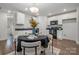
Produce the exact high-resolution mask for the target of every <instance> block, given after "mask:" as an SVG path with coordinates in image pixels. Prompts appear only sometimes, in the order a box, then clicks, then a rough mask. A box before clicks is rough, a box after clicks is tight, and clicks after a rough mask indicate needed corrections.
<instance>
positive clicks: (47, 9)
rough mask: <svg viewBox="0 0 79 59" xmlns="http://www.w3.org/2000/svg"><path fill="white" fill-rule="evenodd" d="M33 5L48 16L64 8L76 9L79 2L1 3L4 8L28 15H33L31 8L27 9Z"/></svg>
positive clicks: (41, 13)
mask: <svg viewBox="0 0 79 59" xmlns="http://www.w3.org/2000/svg"><path fill="white" fill-rule="evenodd" d="M32 6H34V7H37V8H39V10H40V11H39V14H40V15H43V16H47V15H48V14H49V13H52V14H55V13H58V12H63V9H67V11H69V10H74V9H76V8H77V7H79V3H0V7H2V10H3V9H4V10H13V11H14V10H16V11H21V12H24V13H26V14H28V15H31V13H30V11H29V10H28V11H25V8H30V7H32Z"/></svg>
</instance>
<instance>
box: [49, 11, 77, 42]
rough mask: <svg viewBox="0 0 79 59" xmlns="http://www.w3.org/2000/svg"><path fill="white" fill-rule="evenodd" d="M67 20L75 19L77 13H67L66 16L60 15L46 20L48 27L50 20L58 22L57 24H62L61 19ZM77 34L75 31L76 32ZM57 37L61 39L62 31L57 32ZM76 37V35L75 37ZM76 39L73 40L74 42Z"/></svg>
mask: <svg viewBox="0 0 79 59" xmlns="http://www.w3.org/2000/svg"><path fill="white" fill-rule="evenodd" d="M69 18H77V13H76V12H72V13H67V14H62V15H57V16H53V17H50V18H48V25H50V21H52V20H58V24H62V19H69ZM76 33H77V30H76ZM57 36H58V38H59V39H62V38H63V37H62V36H63V32H62V31H58V33H57ZM76 36H77V35H76ZM76 40H77V39H75V41H76Z"/></svg>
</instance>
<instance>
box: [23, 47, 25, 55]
mask: <svg viewBox="0 0 79 59" xmlns="http://www.w3.org/2000/svg"><path fill="white" fill-rule="evenodd" d="M23 55H25V47H23Z"/></svg>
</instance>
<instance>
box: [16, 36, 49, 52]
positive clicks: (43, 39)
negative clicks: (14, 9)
mask: <svg viewBox="0 0 79 59" xmlns="http://www.w3.org/2000/svg"><path fill="white" fill-rule="evenodd" d="M37 41H40V42H41V46H42V47H44V48H47V47H48V43H49V39H48V36H47V35H39V36H37V38H34V39H29V38H28V36H25V35H21V36H18V38H17V52H20V51H22V48H21V42H26V43H27V42H29V43H33V42H37Z"/></svg>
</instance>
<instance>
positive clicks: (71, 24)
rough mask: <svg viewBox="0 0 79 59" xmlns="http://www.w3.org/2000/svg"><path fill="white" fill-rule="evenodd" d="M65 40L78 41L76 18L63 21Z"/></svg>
mask: <svg viewBox="0 0 79 59" xmlns="http://www.w3.org/2000/svg"><path fill="white" fill-rule="evenodd" d="M62 22H63V38H64V39H69V40H74V41H75V40H76V31H77V30H76V29H77V26H76V24H77V23H76V18H72V19H64V20H63V21H62Z"/></svg>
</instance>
